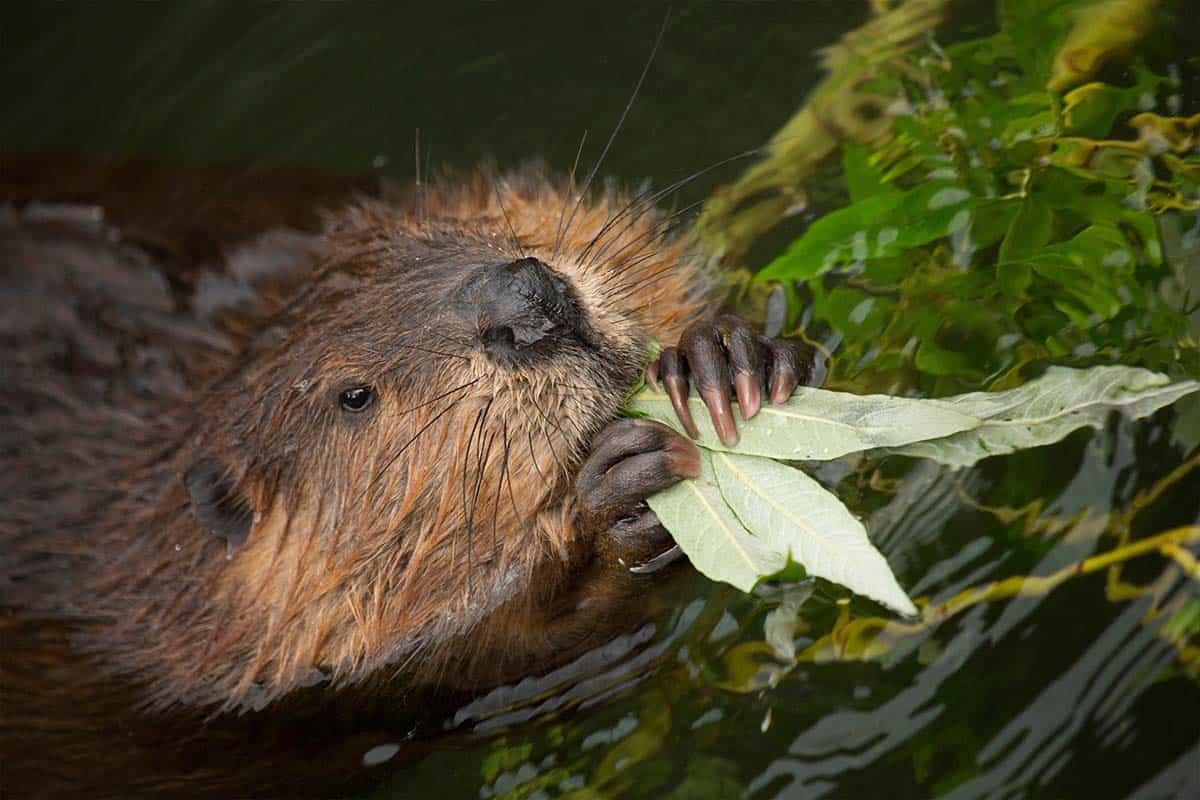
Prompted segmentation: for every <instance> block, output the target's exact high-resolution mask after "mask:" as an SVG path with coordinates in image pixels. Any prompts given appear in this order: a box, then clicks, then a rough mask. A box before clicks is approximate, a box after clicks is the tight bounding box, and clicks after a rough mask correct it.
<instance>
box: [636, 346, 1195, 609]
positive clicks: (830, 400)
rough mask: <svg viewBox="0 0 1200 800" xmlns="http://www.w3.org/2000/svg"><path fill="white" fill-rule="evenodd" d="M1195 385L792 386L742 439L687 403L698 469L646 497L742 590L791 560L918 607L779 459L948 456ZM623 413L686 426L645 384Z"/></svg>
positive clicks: (1090, 380)
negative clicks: (852, 389)
mask: <svg viewBox="0 0 1200 800" xmlns="http://www.w3.org/2000/svg"><path fill="white" fill-rule="evenodd" d="M1197 391H1200V382H1197V381H1181V382H1178V383H1171V382H1170V380H1169V379H1168V378H1167V377H1166V376H1164V375H1159V374H1156V373H1152V372H1148V371H1147V370H1143V369H1138V368H1135V367H1120V366H1109V367H1094V368H1092V369H1090V370H1074V369H1069V368H1065V367H1053V368H1051V369H1050V370H1048V371H1047V372H1046V374H1045V375H1043V376H1042V377H1040V378H1037V379H1035V380H1033V381H1030V382H1029V383H1027V384H1025V385H1023V386H1020V387H1017V388H1015V389H1009V390H1007V391H1001V392H975V393H971V394H965V395H960V396H958V397H951V398H948V399H945V400H916V399H912V398H903V397H887V396H882V395H872V396H858V395H851V394H844V393H841V392H831V391H827V390H824V389H811V388H806V389H800V390H798V391H797V393H796V394H795V395H794V396H793V397H792V398H791V399H790V400H789V401H788V402H787V403H784V404H782V405H779V406H767V407H765V408H763V409H762V411H761V412H760V413H759V414H758V415H757V416H756V417H755V418H754V419H752V420H748V421H745V422H744V423H743V425H742V436H741V439H740V441H739V442H738V443H737V444H736V445H734V446H729V445H725V444H723V443H722V442H721V440H720V438H719V437H718V436H717V435H716V432H715V430H713V428H712V423H711V421H710V420H708V418H707V414H705V413H704V408H703V405H702V404H701V402H700V401H699V400H698V399H696V398H694V397H693V398H691V400H690V402H692V403H694V404H695V405H694V407H693V409H692V412H693V413H692V416H693V417H694V418H695V419H697V420H702V421H703V422H701V423H700V438H699V440H698V444H699V445H700V446H701V448H703V450H704V452H703V453H702V458H701V467H702V469H701V474H700V476H699V477H698V478H695V479H693V480H687V481H683V482H681V483H679V484H677V485H676V486H674V487H672V488H670V489H667V490H666V491H664V492H660V493H659V494H657V495H655V496H653V497H651V498H650V500H649V503H650V507H651V508H652V509H654V512H655V513H656V514H657V515H658V518H659V520H660V521H661V522H662V524H663V525H664V526H665V527H666V528H667V529H668V530H669V531H671V533H672V535H673V536H674V537H675V540H676V542H678V543H679V546H680V547H681V548H682V549H683V550H684V552H685V553H687V554H688V556H689V557H690V558H691V561H692V564H693V565H694V566H695V567H696V568H697V569H699V570H700V571H701V572H703V573H704V574H705V575H707V576H709V577H710V578H712V579H714V580H720V581H725V582H727V583H730V584H732V585H734V586H736V587H738V588H739V589H742V590H743V591H750V590H751V589H752V588H753V587H754V585H755V584H756V583H757V582H758V581H759V580H760V579H762V578H765V577H769V576H772V575H775V574H778V573H780V572H781V571H783V570H784V569H785V568H786V567H787V566H788V564H789V562H791V563H795V564H799V565H800V566H802V567H803V568H804V569H805V570H806V571H807V573H809V574H811V575H816V576H818V577H822V578H827V579H829V580H832V581H835V582H837V583H840V584H842V585H843V586H846V587H847V588H849V589H852V590H853V591H855V592H858V593H859V594H862V595H865V596H867V597H870V598H873V599H875V600H878V601H879V602H881V603H883V604H884V605H886V606H888V607H889V608H892V609H895V610H897V611H900V612H901V613H904V614H908V615H910V616H912V615H915V614H916V613H917V610H916V608H915V607H914V606H913V604H912V602H911V601H910V600H909V599H908V597H907V596H906V595H905V594H904V591H903V590H902V589H901V588H900V586H899V584H898V583H897V582H896V579H895V577H894V576H893V574H892V572H891V570H890V569H889V567H888V565H887V562H886V561H885V560H884V559H883V556H882V555H880V554H879V552H878V551H877V550H875V548H874V547H873V546H872V545H871V543H870V540H869V539H868V537H867V532H866V529H865V528H864V526H863V524H862V523H861V522H859V521H858V520H857V519H856V518H855V517H854V516H853V515H852V514H851V513H850V511H849V510H848V509H847V508H846V507H845V506H844V505H843V504H842V503H841V501H840V500H838V499H837V497H835V496H834V495H833V494H832V493H830V492H828V491H827V490H825V489H824V488H823V487H821V486H820V484H818V483H817V482H816V481H814V480H812V479H811V478H809V477H808V476H807V475H805V474H804V473H803V472H801V471H800V470H798V469H795V468H793V467H790V466H788V465H786V464H782V463H779V462H778V461H776V460H775V459H788V460H829V459H833V458H840V457H841V456H844V455H847V454H850V453H855V452H862V451H880V452H885V453H886V452H892V453H899V454H903V455H912V456H920V457H924V458H930V459H933V460H935V461H940V462H942V463H944V464H949V465H951V466H954V467H966V466H971V465H973V464H974V463H975V462H977V461H979V460H980V459H982V458H985V457H987V456H993V455H1003V454H1006V453H1012V452H1014V451H1016V450H1021V449H1026V448H1029V447H1035V446H1038V445H1044V444H1050V443H1052V442H1057V441H1060V440H1061V439H1063V438H1064V437H1065V436H1067V434H1069V433H1071V432H1072V431H1074V430H1078V429H1079V428H1082V427H1086V426H1090V427H1093V428H1098V427H1101V426H1102V425H1103V424H1104V421H1105V420H1106V419H1107V417H1108V415H1109V413H1110V412H1111V411H1113V410H1121V411H1124V412H1125V413H1126V414H1128V415H1129V416H1131V417H1135V418H1136V417H1144V416H1147V415H1149V414H1151V413H1153V412H1155V411H1157V410H1158V409H1160V408H1163V407H1164V406H1167V405H1169V404H1171V403H1173V402H1175V401H1176V400H1178V399H1180V398H1181V397H1185V396H1187V395H1190V394H1193V393H1195V392H1197ZM629 408H630V410H631V411H632V412H635V413H638V414H642V415H645V416H649V417H653V418H655V419H658V420H659V421H661V422H664V423H666V424H668V425H672V426H674V427H675V428H676V429H677V430H682V427H681V425H680V423H679V421H678V418H677V416H676V414H675V411H674V409H673V407H672V405H671V401H670V399H669V398H668V397H667V396H666V395H665V394H663V393H661V392H655V391H651V390H649V389H646V390H643V391H642V392H640V393H638V394H636V395H634V396H633V397H632V398H631V400H630V401H629Z"/></svg>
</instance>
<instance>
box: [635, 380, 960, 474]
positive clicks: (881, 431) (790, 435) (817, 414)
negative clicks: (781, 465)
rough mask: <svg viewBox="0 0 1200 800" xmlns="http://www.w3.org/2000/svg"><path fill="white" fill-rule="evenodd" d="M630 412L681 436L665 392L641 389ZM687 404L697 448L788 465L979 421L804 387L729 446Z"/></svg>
mask: <svg viewBox="0 0 1200 800" xmlns="http://www.w3.org/2000/svg"><path fill="white" fill-rule="evenodd" d="M628 407H629V408H630V409H631V410H632V411H634V412H635V413H637V414H639V415H642V416H648V417H652V418H654V419H656V420H658V421H659V422H663V423H665V424H667V425H670V426H671V427H673V428H675V429H676V430H678V431H680V432H683V427H682V426H681V425H680V424H679V419H678V418H677V417H676V415H675V409H674V407H672V405H671V400H670V398H669V397H667V395H666V394H665V393H663V392H653V391H650V390H649V389H647V390H644V391H642V392H639V393H638V394H636V395H634V396H633V397H632V398H631V399H630V401H629V406H628ZM688 407H689V408H690V410H691V412H692V418H693V419H694V420H695V421H696V427H697V428H699V430H700V438H699V439H698V440H697V444H699V445H701V446H703V447H706V448H708V449H709V450H720V451H728V452H733V453H742V454H745V455H756V456H765V457H767V458H781V459H786V460H791V461H801V460H810V459H813V460H827V459H831V458H839V457H841V456H844V455H846V454H847V453H855V452H859V451H861V450H869V449H873V448H876V447H894V446H899V445H903V444H908V443H910V442H919V441H924V440H926V439H937V438H940V437H943V436H948V435H950V434H953V433H956V432H958V431H964V430H968V429H970V428H973V427H975V426H977V425H978V424H979V420H978V419H976V418H975V417H972V416H969V415H967V414H963V413H962V412H960V411H958V410H957V409H955V408H953V407H951V406H949V405H946V404H944V403H942V402H941V401H939V400H914V399H910V398H905V397H888V396H886V395H857V394H848V393H844V392H831V391H828V390H826V389H813V388H810V387H801V388H799V389H797V390H796V393H795V394H794V395H792V397H791V399H790V400H788V401H787V402H786V403H783V404H781V405H777V406H775V405H769V404H765V405H763V407H762V410H760V411H759V412H758V414H757V415H756V416H755V417H754V419H752V420H750V421H748V422H746V421H742V422H740V424H739V426H738V427H739V430H740V431H741V440H740V441H739V442H738V443H737V445H735V446H733V447H726V446H725V445H724V444H722V443H721V440H720V439H719V438H717V435H716V431H714V430H713V426H712V418H711V417H710V416H709V413H708V408H707V407H706V406H705V405H704V402H703V401H702V400H701V399H700V398H699V397H696V396H695V395H692V396H690V397H689V398H688Z"/></svg>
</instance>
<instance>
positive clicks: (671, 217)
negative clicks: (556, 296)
mask: <svg viewBox="0 0 1200 800" xmlns="http://www.w3.org/2000/svg"><path fill="white" fill-rule="evenodd" d="M703 204H704V201H703V200H697V201H695V202H692V203H689V204H688V205H686V206H684V207H683V208H681V209H679V210H678V211H673V212H671V213H670V214H668V215H667V216H665V217H663V218H661V219H659V220H657V221H656V223H655V224H653V225H651V226H650V227H649V229H648V230H646V231H645V232H644V233H640V234H638V235H637V236H634V237H633V238H631V239H630V240H629V241H628V242H627V243H626V244H624V245H623V246H622V247H621V249H620V250H618V251H617V252H615V253H613V254H612V260H613V261H614V262H615V261H619V260H620V258H621V255H622V254H623V253H624V252H625V251H626V250H628V249H629V248H631V247H635V248H640V247H644V246H645V245H647V244H648V243H650V242H653V241H661V240H663V239H666V238H667V237H669V236H670V235H671V234H672V233H674V232H675V231H676V230H678V229H679V228H681V227H683V226H684V225H685V224H687V223H688V222H690V218H687V217H685V216H684V215H686V214H689V213H690V212H691V211H692V210H693V209H696V208H699V207H700V206H702V205H703ZM636 223H637V218H636V217H634V218H631V219H630V221H629V222H628V223H627V224H626V226H625V227H624V228H622V229H621V230H620V231H619V232H618V233H617V235H615V236H613V237H612V238H611V239H610V240H609V241H608V242H606V243H605V244H603V245H602V246H601V247H600V248H599V249H598V250H597V251H596V252H595V253H593V254H592V255H591V257H590V258H589V259H588V260H587V261H586V262H585V263H584V269H585V270H589V271H590V270H591V269H592V268H593V267H594V266H595V264H596V261H597V260H599V259H600V258H601V257H603V255H604V253H605V252H606V251H607V250H608V248H609V247H611V246H612V245H613V244H614V243H616V242H619V241H620V240H621V234H623V233H625V231H627V230H629V228H630V227H631V226H633V225H634V224H636ZM667 223H670V224H667ZM593 241H595V240H593ZM589 246H590V245H589ZM656 255H658V252H657V251H655V250H650V251H649V252H647V253H645V254H644V255H641V256H639V257H638V259H636V260H634V261H633V262H630V264H631V265H632V264H638V263H640V262H641V261H643V260H645V259H647V258H653V257H654V256H656Z"/></svg>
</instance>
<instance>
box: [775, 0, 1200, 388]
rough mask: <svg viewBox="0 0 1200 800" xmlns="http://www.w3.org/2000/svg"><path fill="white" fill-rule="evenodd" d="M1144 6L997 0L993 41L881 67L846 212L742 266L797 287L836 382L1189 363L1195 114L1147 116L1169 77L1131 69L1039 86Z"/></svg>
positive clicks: (1111, 42) (1087, 58)
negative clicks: (1050, 366)
mask: <svg viewBox="0 0 1200 800" xmlns="http://www.w3.org/2000/svg"><path fill="white" fill-rule="evenodd" d="M1048 5H1049V6H1051V8H1047V6H1048ZM1152 5H1153V4H1152V3H1144V2H1143V3H1133V2H1129V0H1119V1H1117V0H1114V2H1109V3H1102V4H1098V5H1097V4H1088V3H1084V2H1078V1H1076V2H1058V3H1050V4H1047V3H1023V2H1017V1H1016V0H1013V2H1009V3H1007V4H1005V11H1006V19H1005V23H1006V24H1005V27H1004V29H1003V30H1001V31H1000V32H999V33H996V34H995V35H993V36H989V37H985V38H981V39H974V40H970V41H966V42H962V43H959V44H956V45H953V46H950V47H947V48H945V49H944V50H943V49H939V48H936V47H929V48H927V49H925V50H922V51H919V52H918V53H915V54H913V55H912V56H910V57H908V58H907V59H906V60H905V61H904V62H903V65H900V66H895V67H893V68H892V69H890V70H883V71H881V72H880V73H879V74H878V76H877V78H876V81H875V83H876V85H877V87H878V91H880V92H881V93H885V94H892V95H895V96H897V97H900V98H903V103H901V104H900V110H899V111H897V112H895V113H896V116H895V117H894V118H893V119H892V124H891V126H890V128H889V129H888V131H887V133H886V134H883V135H881V136H879V137H877V138H876V139H875V140H874V141H873V142H871V143H867V144H862V143H855V142H848V143H845V144H844V145H843V148H842V166H843V168H844V174H845V179H846V186H847V191H848V194H849V200H850V202H849V204H848V205H847V206H846V207H844V208H841V209H839V210H835V211H832V212H831V213H828V214H826V215H824V216H822V217H820V218H819V219H818V220H817V221H816V222H814V223H813V224H812V225H810V227H809V228H808V229H807V230H806V231H805V233H804V234H803V235H802V236H801V237H800V238H799V239H797V240H796V241H795V242H793V243H792V245H791V246H790V247H788V248H787V249H786V250H785V252H783V253H782V254H780V255H779V256H778V257H777V258H775V259H774V260H773V261H772V262H771V263H769V264H768V265H767V266H766V267H765V268H764V269H762V270H761V271H760V273H759V274H758V278H759V279H761V280H780V281H786V282H788V283H789V284H790V283H793V282H795V283H799V284H800V285H801V286H802V287H803V290H804V291H805V293H806V294H807V295H809V296H810V297H811V306H812V314H813V318H814V319H815V320H816V321H818V322H820V323H823V324H825V325H827V326H829V327H830V328H831V329H832V330H834V331H835V332H836V333H837V335H838V336H839V337H841V338H842V344H841V347H840V352H839V354H838V358H837V359H836V361H835V363H834V368H833V371H832V372H831V381H832V382H833V383H834V384H842V383H846V382H848V381H849V380H850V379H851V378H853V379H854V383H855V385H858V386H861V385H862V384H863V382H864V380H869V381H871V382H873V383H874V385H875V386H876V387H878V388H880V389H889V388H894V387H895V386H898V385H901V386H902V385H911V384H913V383H914V382H918V383H920V382H921V381H922V379H923V378H925V379H929V380H927V381H926V382H925V383H924V384H923V385H922V388H923V389H925V390H926V391H930V392H934V393H938V394H941V393H946V392H947V390H950V391H953V390H954V389H955V388H958V387H962V386H971V385H978V384H980V383H982V382H984V381H987V380H990V379H995V378H996V377H997V376H1000V377H1001V378H1003V376H1005V375H1007V374H1010V373H1012V372H1014V371H1015V370H1018V369H1019V368H1021V367H1022V366H1024V365H1025V364H1027V363H1029V362H1031V361H1036V360H1043V359H1055V360H1059V361H1062V360H1064V359H1065V360H1075V361H1077V362H1083V361H1087V362H1089V363H1094V362H1095V361H1096V360H1107V361H1119V362H1121V363H1128V364H1140V365H1143V366H1147V367H1150V368H1152V369H1155V370H1159V371H1167V372H1172V373H1174V374H1177V375H1178V374H1180V373H1182V374H1187V375H1197V374H1200V347H1198V344H1197V340H1196V337H1195V331H1194V330H1192V331H1189V314H1191V315H1194V309H1192V308H1189V307H1188V302H1187V299H1186V298H1187V294H1186V289H1185V287H1186V286H1187V285H1188V278H1189V276H1188V274H1187V272H1188V270H1192V271H1194V270H1195V266H1194V264H1195V261H1196V258H1197V256H1198V254H1200V212H1198V209H1200V136H1198V128H1200V117H1190V118H1173V117H1168V116H1163V115H1159V114H1157V113H1153V112H1152V111H1151V110H1150V109H1154V108H1157V107H1158V105H1159V104H1160V102H1162V103H1165V104H1166V106H1167V107H1168V108H1169V107H1171V105H1172V102H1173V101H1172V100H1171V95H1172V93H1173V92H1174V91H1175V90H1176V89H1177V82H1178V79H1177V78H1173V77H1170V76H1163V75H1158V74H1155V73H1153V72H1151V71H1150V70H1149V69H1148V68H1147V67H1146V66H1144V65H1142V64H1140V63H1138V62H1136V61H1135V62H1134V63H1133V64H1132V65H1131V66H1130V67H1129V69H1128V71H1127V73H1126V75H1125V76H1124V77H1125V78H1126V80H1125V82H1124V83H1123V84H1122V85H1113V84H1109V83H1102V82H1089V83H1084V84H1083V85H1079V86H1077V87H1076V88H1074V89H1072V90H1071V91H1070V92H1068V93H1067V94H1066V95H1065V96H1059V95H1058V94H1056V93H1055V91H1053V90H1054V89H1058V88H1065V87H1068V86H1070V85H1072V83H1076V82H1079V81H1080V80H1083V79H1085V78H1086V75H1087V70H1090V69H1094V68H1096V67H1098V66H1099V65H1100V64H1102V63H1103V61H1104V60H1106V59H1107V58H1108V57H1110V56H1111V55H1112V54H1113V53H1114V52H1117V53H1119V52H1123V51H1125V50H1127V49H1128V47H1129V44H1130V37H1131V36H1133V37H1135V38H1136V36H1137V35H1141V34H1143V33H1144V32H1145V28H1146V26H1147V25H1148V24H1149V23H1148V22H1147V21H1146V19H1145V15H1146V14H1148V13H1149V6H1152ZM1085 12H1086V13H1087V14H1090V15H1091V16H1090V17H1084V18H1081V17H1080V14H1083V13H1085ZM1106 15H1107V16H1106ZM1122 15H1124V16H1122ZM1035 17H1036V19H1035ZM1081 19H1090V20H1092V22H1093V24H1092V25H1091V26H1081V24H1080V20H1081ZM1121 20H1127V21H1126V23H1123V24H1119V23H1120V21H1121ZM1129 20H1132V22H1130V21H1129ZM1139 20H1140V22H1139ZM1135 23H1136V24H1135ZM1035 31H1036V36H1035V35H1034V32H1035ZM1055 36H1057V37H1058V38H1060V39H1064V38H1065V43H1064V45H1063V48H1061V49H1060V50H1059V51H1058V52H1059V55H1058V56H1056V57H1055V58H1054V59H1053V60H1051V59H1049V58H1047V54H1048V53H1053V52H1054V50H1052V49H1049V48H1047V47H1046V46H1045V45H1046V39H1047V38H1050V39H1053V38H1055ZM1105 37H1107V38H1105ZM1031 38H1032V39H1033V40H1034V41H1035V42H1036V46H1033V45H1031V43H1030V39H1031ZM1071 53H1074V55H1073V56H1071V55H1070V54H1071ZM1064 54H1065V55H1064ZM1071 65H1075V67H1074V68H1072V67H1071ZM1072 69H1074V71H1071V70H1072ZM1167 240H1169V241H1167Z"/></svg>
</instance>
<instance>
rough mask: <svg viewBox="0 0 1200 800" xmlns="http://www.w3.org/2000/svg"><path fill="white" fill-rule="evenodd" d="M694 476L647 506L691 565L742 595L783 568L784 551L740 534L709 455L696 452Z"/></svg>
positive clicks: (743, 531)
mask: <svg viewBox="0 0 1200 800" xmlns="http://www.w3.org/2000/svg"><path fill="white" fill-rule="evenodd" d="M700 469H701V472H700V476H699V477H698V478H695V479H694V480H686V481H681V482H680V483H677V484H675V485H674V486H672V487H671V488H670V489H667V490H665V491H662V492H659V493H658V494H656V495H654V496H652V497H651V498H650V499H649V500H648V501H647V503H648V504H649V506H650V508H651V510H653V511H654V513H655V514H657V515H658V520H659V522H661V523H662V524H663V526H664V527H665V528H666V529H667V530H668V531H670V532H671V535H672V536H673V537H674V538H675V542H676V543H677V544H678V545H679V546H680V548H682V549H683V552H684V553H686V554H687V556H688V558H689V559H691V562H692V565H693V566H695V567H696V569H698V570H700V571H701V572H703V573H704V574H705V575H707V576H708V577H709V578H712V579H713V580H718V581H724V582H726V583H729V584H732V585H734V586H736V587H737V588H739V589H741V590H742V591H743V592H748V591H750V590H751V589H753V588H754V584H756V583H758V581H759V580H760V579H761V578H763V577H765V576H768V575H774V574H775V573H776V572H779V571H780V570H781V569H783V568H784V567H785V566H787V551H786V550H783V551H780V550H778V549H777V548H772V547H770V546H769V545H768V544H766V543H764V542H763V541H761V540H760V539H759V538H758V537H757V536H755V535H754V534H752V533H750V532H749V531H748V530H746V528H745V526H743V525H742V523H741V521H739V520H738V518H737V517H736V516H734V513H733V512H732V511H731V510H730V509H729V506H728V504H727V503H726V502H725V498H724V497H723V496H722V495H721V490H720V488H719V487H718V485H717V478H716V475H715V474H714V473H713V464H712V455H711V454H710V453H709V452H707V451H704V450H702V451H700Z"/></svg>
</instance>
